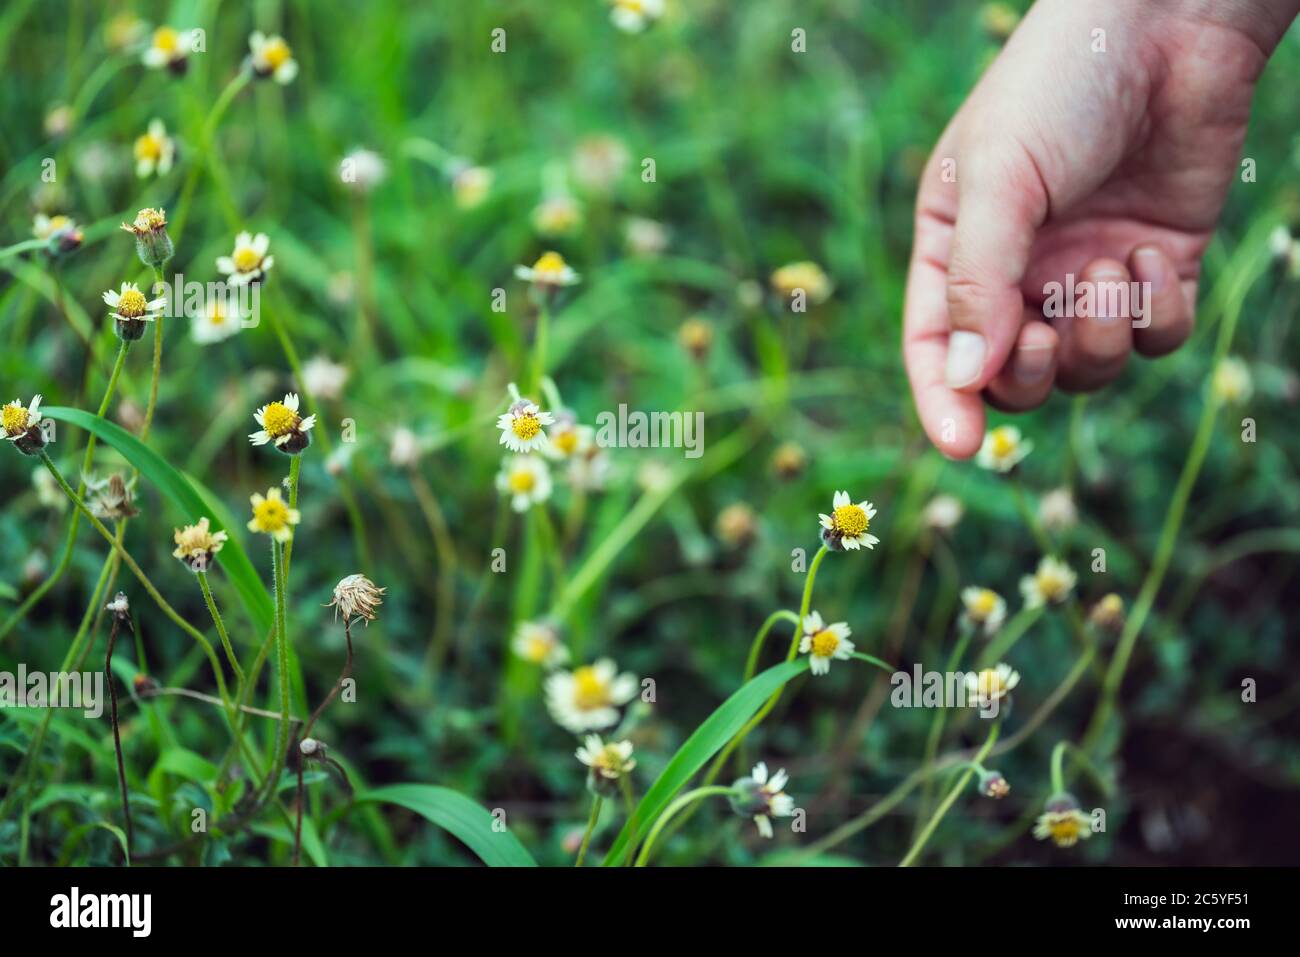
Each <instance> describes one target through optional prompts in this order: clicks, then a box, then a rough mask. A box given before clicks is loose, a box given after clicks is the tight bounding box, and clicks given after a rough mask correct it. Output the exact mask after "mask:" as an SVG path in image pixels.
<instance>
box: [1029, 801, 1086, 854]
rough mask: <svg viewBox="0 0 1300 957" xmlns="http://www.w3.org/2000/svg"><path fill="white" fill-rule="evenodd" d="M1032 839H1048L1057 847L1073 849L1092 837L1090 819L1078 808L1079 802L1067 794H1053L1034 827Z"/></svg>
mask: <svg viewBox="0 0 1300 957" xmlns="http://www.w3.org/2000/svg"><path fill="white" fill-rule="evenodd" d="M1034 837H1036V838H1037V839H1038V840H1040V841H1045V840H1047V839H1048V838H1050V839H1051V841H1052V843H1053V844H1055V845H1056V846H1057V847H1074V845H1076V844H1078V843H1079V841H1081V840H1083V841H1086V840H1087V839H1088V838H1090V837H1092V819H1091V818H1090V817H1088V815H1086V814H1084V813H1083V811H1082V810H1080V808H1079V802H1078V801H1076V800H1075V799H1074V796H1073V795H1071V794H1067V793H1064V792H1062V793H1060V794H1054V795H1052V796H1051V797H1050V798H1048V800H1047V806H1046V808H1045V809H1044V811H1043V813H1042V814H1040V815H1039V816H1038V822H1037V823H1036V824H1035V825H1034Z"/></svg>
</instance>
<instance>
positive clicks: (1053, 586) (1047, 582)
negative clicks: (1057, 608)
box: [1034, 568, 1066, 601]
mask: <svg viewBox="0 0 1300 957" xmlns="http://www.w3.org/2000/svg"><path fill="white" fill-rule="evenodd" d="M1034 584H1035V586H1036V587H1037V588H1038V591H1039V594H1041V595H1042V596H1043V597H1044V598H1046V599H1048V600H1049V601H1056V600H1057V599H1059V598H1061V597H1062V596H1063V595H1064V594H1065V590H1066V586H1065V579H1064V578H1062V577H1061V574H1060V572H1058V571H1057V570H1056V569H1055V568H1043V569H1039V570H1038V571H1037V572H1035V573H1034Z"/></svg>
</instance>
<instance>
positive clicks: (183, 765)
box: [151, 748, 217, 785]
mask: <svg viewBox="0 0 1300 957" xmlns="http://www.w3.org/2000/svg"><path fill="white" fill-rule="evenodd" d="M159 772H165V773H167V774H174V775H176V776H177V777H181V778H184V779H185V780H187V781H193V782H194V783H195V784H203V785H207V784H211V783H212V782H213V781H215V780H216V779H217V766H216V765H215V764H213V763H212V762H211V761H209V760H208V759H207V758H205V757H203V756H202V755H198V754H195V753H194V752H193V751H187V750H186V749H185V748H171V749H169V750H167V751H164V752H163V753H162V754H160V755H159V756H158V761H157V763H156V764H154V769H153V771H152V772H151V774H156V773H159Z"/></svg>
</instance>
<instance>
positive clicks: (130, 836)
mask: <svg viewBox="0 0 1300 957" xmlns="http://www.w3.org/2000/svg"><path fill="white" fill-rule="evenodd" d="M121 623H122V619H121V617H120V616H119V615H118V613H117V612H114V613H113V627H112V630H110V631H109V633H108V650H107V651H106V652H105V654H104V677H105V679H106V680H107V681H108V706H109V717H110V718H111V719H112V722H113V750H114V751H116V752H117V783H118V786H119V787H120V788H121V789H122V817H123V818H124V820H125V821H126V863H127V866H128V867H129V866H130V865H131V848H132V847H133V845H134V831H133V829H132V826H131V801H130V796H129V794H128V792H127V789H126V762H125V760H124V759H123V758H122V731H121V728H120V727H119V725H118V722H117V679H115V678H114V677H113V647H114V646H115V645H116V644H117V632H118V628H119V627H120V626H121ZM132 630H133V631H134V630H135V629H134V627H133V628H132Z"/></svg>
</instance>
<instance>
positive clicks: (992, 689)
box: [978, 668, 1005, 698]
mask: <svg viewBox="0 0 1300 957" xmlns="http://www.w3.org/2000/svg"><path fill="white" fill-rule="evenodd" d="M978 684H979V690H980V694H981V695H982V696H984V697H989V698H1000V697H1001V696H1002V694H1003V692H1004V690H1005V689H1004V688H1003V685H1002V677H1001V675H999V674H998V673H997V671H995V670H994V669H992V668H987V669H985V670H984V671H981V672H980V674H979V679H978Z"/></svg>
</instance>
